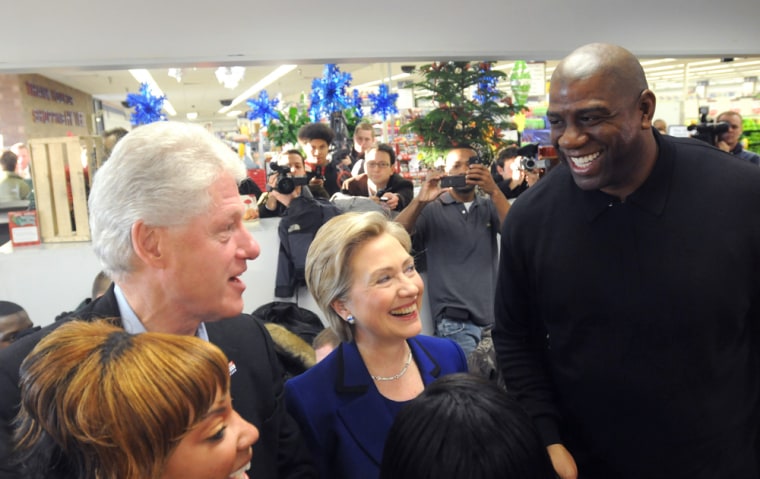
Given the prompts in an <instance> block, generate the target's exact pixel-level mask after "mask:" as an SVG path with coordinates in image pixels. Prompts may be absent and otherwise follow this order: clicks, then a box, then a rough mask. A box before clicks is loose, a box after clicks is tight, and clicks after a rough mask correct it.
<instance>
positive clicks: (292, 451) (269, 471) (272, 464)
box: [0, 286, 316, 479]
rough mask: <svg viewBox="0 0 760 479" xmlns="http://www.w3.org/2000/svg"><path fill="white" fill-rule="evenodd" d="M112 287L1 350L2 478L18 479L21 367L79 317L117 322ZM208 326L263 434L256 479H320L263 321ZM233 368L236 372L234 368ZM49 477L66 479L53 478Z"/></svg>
mask: <svg viewBox="0 0 760 479" xmlns="http://www.w3.org/2000/svg"><path fill="white" fill-rule="evenodd" d="M119 316H120V314H119V307H118V305H117V302H116V296H115V295H114V291H113V286H111V288H110V289H109V290H108V292H107V293H106V294H105V295H103V296H102V297H101V298H99V299H97V300H95V301H93V302H91V303H90V304H88V305H86V306H85V307H83V308H82V309H80V310H78V311H77V312H75V313H72V314H71V315H70V316H68V317H67V318H65V319H63V320H60V321H56V322H55V323H53V324H51V325H49V326H47V327H45V328H43V329H42V330H41V331H38V332H36V333H34V334H31V335H29V336H26V337H24V338H21V339H20V340H18V341H17V342H15V343H13V344H11V345H10V346H8V347H7V348H5V349H3V350H0V479H10V478H20V477H23V475H18V473H17V472H14V471H13V470H11V469H10V466H9V464H8V463H9V455H10V452H11V450H10V448H11V447H12V445H11V440H12V432H13V431H12V424H11V423H12V421H13V418H14V417H15V415H16V413H17V412H18V406H19V401H20V399H19V393H20V391H19V386H18V383H19V367H20V365H21V362H22V361H23V360H24V358H25V357H26V356H27V354H29V352H30V351H31V350H32V349H33V348H34V346H35V345H36V344H37V342H39V340H40V339H41V338H42V337H43V336H44V335H46V334H48V333H50V332H51V331H53V330H55V329H56V328H58V327H59V326H60V325H61V324H63V323H65V322H66V321H69V320H71V319H75V318H81V319H84V320H93V319H97V318H118V317H119ZM205 324H206V330H207V332H208V337H209V341H211V342H212V343H214V344H215V345H217V346H218V347H219V348H220V349H221V350H222V351H224V353H225V354H226V355H227V358H228V359H229V360H230V362H232V363H234V365H235V367H234V369H235V372H234V373H233V374H232V376H231V378H230V383H231V385H230V393H231V395H232V406H233V407H234V408H235V410H236V411H237V412H238V413H239V414H240V416H241V417H243V419H245V420H246V421H248V422H250V423H252V424H253V425H254V426H256V427H257V428H258V430H259V440H258V442H256V444H254V445H253V458H252V459H251V470H250V471H249V472H248V474H249V475H250V476H251V477H255V478H257V479H258V478H286V477H292V478H296V477H298V478H301V477H316V474H315V472H314V466H313V463H312V460H311V456H310V453H309V451H308V449H307V448H306V446H305V443H304V441H303V438H302V436H301V433H300V430H299V428H298V425H297V424H296V423H295V421H294V420H293V418H291V417H290V415H288V413H287V411H286V410H285V404H284V400H283V374H282V369H281V366H280V364H279V363H278V360H277V356H276V353H275V349H274V343H273V342H272V339H271V337H270V336H269V333H268V332H267V331H266V329H265V328H264V325H263V323H261V321H259V320H257V319H255V318H253V317H252V316H249V315H245V314H243V315H240V316H238V317H235V318H230V319H225V320H222V321H216V322H209V323H205ZM231 369H232V368H231ZM49 477H51V478H53V477H56V478H59V477H65V475H62V474H51V475H50V476H49Z"/></svg>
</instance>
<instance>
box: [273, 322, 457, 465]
mask: <svg viewBox="0 0 760 479" xmlns="http://www.w3.org/2000/svg"><path fill="white" fill-rule="evenodd" d="M409 346H410V347H411V349H412V355H413V357H414V361H415V363H416V364H417V367H418V369H419V371H420V374H421V375H422V381H423V382H424V383H425V385H427V384H429V383H430V382H432V381H433V380H435V379H436V378H439V377H441V376H443V375H446V374H451V373H455V372H466V371H467V360H466V358H465V355H464V353H463V352H462V349H461V348H460V347H459V345H457V344H456V343H455V342H453V341H451V340H449V339H441V338H435V337H431V336H416V337H414V338H411V339H409ZM285 403H286V406H287V408H288V411H289V412H290V414H291V415H292V416H293V417H294V418H295V419H296V422H298V423H299V424H300V425H301V431H302V432H303V434H304V437H305V438H306V442H307V444H308V446H309V447H310V449H311V451H312V453H313V455H314V457H313V459H314V462H315V463H316V464H317V468H318V470H319V475H320V477H322V478H325V479H327V478H329V479H339V478H349V479H355V478H362V479H372V478H377V477H378V476H379V474H380V461H381V460H382V456H383V447H384V445H385V438H386V436H387V435H388V431H389V430H390V427H391V424H392V423H393V419H394V415H393V414H392V413H391V411H390V410H389V408H388V407H387V406H386V403H385V400H384V399H383V397H382V396H381V395H380V393H379V392H378V390H377V388H376V387H375V385H374V383H373V381H372V378H371V377H370V375H369V371H367V367H366V366H365V365H364V361H362V358H361V356H360V354H359V350H358V349H357V347H356V343H343V344H341V345H340V346H339V347H338V348H336V349H335V351H333V352H332V353H331V354H330V355H329V356H328V357H326V358H325V359H324V360H322V361H321V362H320V363H318V364H317V365H315V366H313V367H312V368H311V369H309V370H308V371H306V372H305V373H303V374H301V375H300V376H296V377H294V378H292V379H291V380H289V381H288V382H287V383H285Z"/></svg>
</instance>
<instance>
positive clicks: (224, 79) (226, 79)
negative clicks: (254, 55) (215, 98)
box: [215, 67, 245, 90]
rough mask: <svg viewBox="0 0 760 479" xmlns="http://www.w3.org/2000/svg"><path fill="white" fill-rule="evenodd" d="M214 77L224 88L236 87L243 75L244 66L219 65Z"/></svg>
mask: <svg viewBox="0 0 760 479" xmlns="http://www.w3.org/2000/svg"><path fill="white" fill-rule="evenodd" d="M215 74H216V79H217V81H218V82H219V83H221V84H222V85H224V88H228V89H230V90H232V89H233V88H237V86H238V85H239V84H240V81H241V80H242V79H243V77H244V76H245V67H219V68H217V69H216V72H215Z"/></svg>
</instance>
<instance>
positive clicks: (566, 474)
mask: <svg viewBox="0 0 760 479" xmlns="http://www.w3.org/2000/svg"><path fill="white" fill-rule="evenodd" d="M546 451H547V452H548V453H549V458H550V459H551V460H552V466H553V467H554V472H556V473H557V475H558V476H559V477H560V479H578V466H576V465H575V459H573V456H572V455H571V454H570V451H568V450H567V449H566V448H565V446H563V445H562V444H552V445H550V446H547V447H546Z"/></svg>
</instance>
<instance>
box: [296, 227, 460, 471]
mask: <svg viewBox="0 0 760 479" xmlns="http://www.w3.org/2000/svg"><path fill="white" fill-rule="evenodd" d="M410 248H411V240H410V238H409V235H408V234H407V232H406V230H404V228H403V227H402V226H401V225H399V224H397V223H394V222H392V221H389V220H387V219H386V217H385V216H384V215H382V214H381V213H377V212H373V213H364V214H358V213H344V214H342V215H339V216H336V217H335V218H333V219H331V220H330V221H328V222H327V223H325V224H324V225H323V226H322V227H321V228H320V230H319V232H318V233H317V235H316V237H315V238H314V241H313V242H312V244H311V246H310V248H309V252H308V254H307V257H306V283H307V286H308V288H309V291H310V292H311V294H312V295H313V296H314V299H315V300H316V302H317V303H318V304H319V306H320V308H321V309H322V311H323V313H324V314H325V317H326V318H327V321H328V322H329V324H330V327H332V328H333V329H334V330H335V331H336V333H337V334H338V336H339V337H340V339H341V340H342V341H343V342H342V343H341V345H340V346H338V347H337V348H336V349H335V350H334V351H333V352H332V353H331V354H330V355H329V356H327V357H326V358H325V359H323V360H322V361H321V362H320V363H318V364H317V365H316V366H314V367H312V368H311V369H309V370H308V371H306V372H305V373H303V374H301V375H300V376H297V377H295V378H293V379H291V380H290V381H288V382H287V383H286V384H285V394H286V396H285V399H286V404H287V406H288V410H289V412H290V413H291V415H293V417H294V418H295V419H296V421H298V422H299V424H300V425H301V430H302V431H303V433H304V436H305V437H306V441H307V443H308V444H309V446H310V448H311V450H312V453H313V456H314V460H315V462H316V464H317V467H318V469H319V473H320V477H323V478H331V479H332V478H356V477H361V478H375V477H378V475H379V471H380V469H379V467H380V461H381V459H382V454H383V444H384V442H385V437H386V435H387V433H388V430H389V429H390V426H391V424H392V422H393V419H394V417H395V416H396V413H397V412H398V410H399V409H400V408H401V407H402V406H403V405H404V404H405V403H406V402H408V401H410V400H411V399H413V398H415V397H416V396H417V395H419V394H420V393H421V392H422V390H423V389H424V388H425V385H426V384H428V383H430V382H432V381H433V380H434V379H436V378H438V377H440V376H443V375H445V374H450V373H454V372H463V371H466V370H467V361H466V359H465V356H464V353H463V352H462V350H461V348H460V347H459V346H458V345H457V344H456V343H454V342H453V341H451V340H448V339H441V338H435V337H430V336H422V335H420V332H421V330H422V325H421V323H420V315H419V311H420V307H421V305H422V292H423V289H424V285H423V283H422V279H421V278H420V275H419V274H418V273H417V271H416V270H415V269H414V258H412V256H411V255H410V254H409V250H410Z"/></svg>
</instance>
